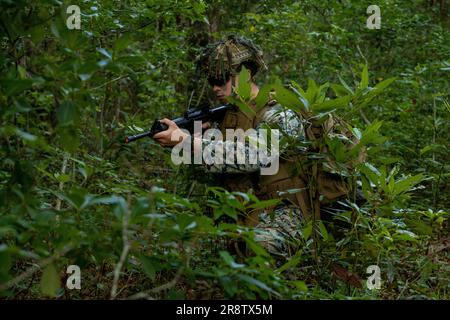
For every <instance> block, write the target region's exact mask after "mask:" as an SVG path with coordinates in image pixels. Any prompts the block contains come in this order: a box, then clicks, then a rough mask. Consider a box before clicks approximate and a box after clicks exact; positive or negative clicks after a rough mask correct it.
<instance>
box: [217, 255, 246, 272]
mask: <svg viewBox="0 0 450 320" xmlns="http://www.w3.org/2000/svg"><path fill="white" fill-rule="evenodd" d="M219 254H220V256H221V257H222V259H223V260H224V261H225V263H226V264H228V265H229V266H230V267H231V268H233V269H241V268H243V267H245V264H240V263H236V261H234V259H233V257H232V256H231V255H230V254H229V253H228V252H227V251H220V252H219Z"/></svg>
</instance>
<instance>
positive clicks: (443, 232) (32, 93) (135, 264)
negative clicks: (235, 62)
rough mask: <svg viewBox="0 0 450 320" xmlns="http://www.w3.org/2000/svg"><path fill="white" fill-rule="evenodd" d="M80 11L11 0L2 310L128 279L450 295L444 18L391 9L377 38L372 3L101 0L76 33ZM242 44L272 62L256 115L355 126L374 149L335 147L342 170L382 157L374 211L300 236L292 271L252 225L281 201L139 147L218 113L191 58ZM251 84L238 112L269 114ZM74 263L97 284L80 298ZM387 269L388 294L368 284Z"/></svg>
mask: <svg viewBox="0 0 450 320" xmlns="http://www.w3.org/2000/svg"><path fill="white" fill-rule="evenodd" d="M68 4H69V3H68V2H61V1H34V2H30V1H2V0H0V7H1V10H0V21H1V22H0V30H1V37H0V47H1V51H0V140H1V147H0V296H1V297H2V298H22V299H29V298H59V299H62V298H73V299H86V298H109V297H110V296H111V292H112V287H113V283H114V282H115V281H117V285H118V288H119V290H118V295H117V297H119V298H126V297H144V298H162V299H171V298H188V299H194V298H215V299H221V298H243V299H257V298H262V299H311V298H327V299H348V298H357V299H376V298H385V299H398V298H411V299H414V298H423V297H425V298H429V299H437V298H448V278H449V268H448V258H447V256H446V245H447V243H448V215H449V208H448V203H449V200H450V198H449V195H450V192H448V191H449V183H448V178H449V176H450V173H449V172H450V171H449V170H450V168H449V161H448V148H449V145H448V141H449V140H450V131H449V130H448V121H449V116H450V106H449V104H448V100H449V99H448V96H449V92H448V88H450V85H449V81H448V79H449V77H448V72H449V66H450V61H449V60H448V53H449V52H450V47H449V45H450V39H449V33H448V32H445V31H446V30H447V29H448V17H447V18H446V17H445V16H444V15H442V13H441V12H440V10H439V7H438V6H437V5H434V6H431V7H429V6H428V5H427V4H426V3H425V2H423V1H422V2H421V1H414V2H411V1H406V0H400V1H396V5H392V3H391V1H387V0H385V1H379V3H378V5H380V7H381V8H382V15H383V19H382V28H381V29H380V30H369V29H367V28H366V27H365V19H366V18H367V16H366V13H365V12H366V7H367V3H366V2H364V1H338V2H323V3H319V2H317V1H312V0H303V1H276V2H275V1H272V0H265V1H258V2H257V3H256V2H248V1H244V2H242V1H222V0H221V1H213V2H212V1H196V0H185V1H177V2H176V3H174V2H171V1H157V0H152V1H135V0H130V1H120V2H112V1H103V0H95V1H94V0H93V1H84V2H80V4H79V5H80V8H81V12H82V21H81V30H69V29H68V28H67V27H66V24H65V23H66V19H67V14H66V8H67V6H68ZM446 28H447V29H446ZM230 32H238V33H241V34H243V35H245V36H249V37H250V38H252V39H253V40H254V41H255V42H256V43H258V44H260V45H261V47H262V48H263V50H264V52H265V54H266V57H267V63H268V65H269V68H270V71H269V72H268V73H266V74H261V75H259V76H258V77H259V78H257V80H258V82H259V83H260V84H261V85H260V94H259V95H258V97H256V99H255V102H256V104H257V106H259V107H261V106H263V105H264V104H265V102H266V101H267V99H268V98H269V95H273V96H274V97H275V98H276V99H277V100H278V102H279V103H280V104H282V105H283V106H284V107H286V108H289V109H292V110H294V111H295V112H297V113H299V114H302V115H303V114H307V115H309V116H310V117H312V120H311V121H315V122H316V123H322V122H323V121H325V120H326V119H327V117H328V116H329V114H330V113H336V114H337V115H339V116H340V117H342V118H343V119H345V120H346V122H347V123H348V124H349V127H348V128H347V129H348V130H350V131H351V132H352V133H353V134H354V135H355V136H357V137H358V138H359V140H360V141H359V143H358V144H357V145H356V146H354V147H353V148H352V149H350V150H349V149H348V148H347V143H348V141H346V140H345V138H344V137H342V136H335V137H327V138H326V139H324V141H321V143H323V144H324V145H326V146H327V148H328V150H329V152H330V155H331V156H332V158H333V161H334V162H335V163H336V165H337V166H338V168H339V169H341V171H345V169H346V168H347V166H346V164H347V163H348V162H351V161H354V160H355V159H356V158H357V156H358V153H359V151H360V150H361V149H362V148H365V149H366V150H367V153H368V160H367V161H366V162H364V163H362V164H360V165H358V166H355V168H353V169H354V170H352V171H351V172H346V174H347V175H348V178H349V179H353V183H354V186H355V190H354V191H355V192H356V190H358V189H361V190H362V192H363V194H364V196H365V198H366V199H367V202H365V203H364V204H359V203H356V201H353V200H354V199H350V200H351V201H349V202H348V203H347V202H346V203H341V208H340V209H338V210H334V211H331V212H330V213H329V215H330V216H329V217H328V218H327V219H324V221H320V222H318V223H317V224H313V223H311V222H304V223H302V224H301V225H299V231H300V233H301V235H302V236H301V237H299V239H296V240H295V243H292V244H291V246H292V248H293V249H292V252H291V254H290V256H288V257H284V258H283V259H278V260H277V259H275V258H274V257H272V256H271V255H269V254H268V253H267V252H266V251H265V249H264V248H263V247H261V246H260V244H258V243H256V242H255V241H254V240H253V239H254V231H253V229H252V228H244V227H242V226H238V225H236V223H235V222H236V219H237V217H238V215H239V214H240V213H243V212H245V211H246V210H248V209H264V208H267V207H271V206H273V205H276V203H277V201H276V200H268V201H260V200H258V199H257V198H256V197H255V196H254V195H253V194H245V193H237V192H231V193H230V192H227V191H226V190H224V189H222V188H219V187H217V186H215V185H214V181H213V182H211V180H213V179H211V178H212V177H210V176H206V175H205V174H204V173H203V172H198V171H196V168H179V167H175V166H174V165H173V164H172V163H171V162H170V160H168V159H169V155H168V152H167V150H163V149H162V148H160V147H159V146H158V145H157V144H156V143H155V142H154V141H152V140H150V139H148V140H146V141H142V143H138V144H134V145H131V144H130V145H125V144H124V143H123V137H124V136H125V135H127V134H129V133H131V132H134V131H139V129H140V128H143V129H147V128H148V127H149V126H150V125H151V123H152V122H153V120H154V119H155V118H158V117H170V116H174V115H175V114H179V113H182V112H184V111H185V110H186V107H187V106H190V107H193V106H195V105H196V104H199V103H200V102H203V101H209V102H211V101H212V99H211V98H212V96H211V94H210V93H208V92H207V91H208V90H206V88H205V87H204V84H205V82H204V81H200V80H198V79H197V78H196V75H195V70H194V66H193V60H194V58H195V56H196V54H197V53H198V50H199V48H200V47H201V46H202V45H204V44H205V43H206V42H207V41H209V40H211V39H216V38H219V37H220V36H223V35H225V34H228V33H230ZM248 79H249V73H248V71H247V70H245V68H244V70H243V72H242V73H241V74H240V76H239V84H238V86H237V88H235V92H236V93H237V95H236V97H235V98H234V100H232V102H233V103H236V104H237V105H238V106H239V107H241V109H242V110H243V111H244V112H248V113H251V112H252V110H251V109H250V108H249V107H248V103H249V102H250V100H251V98H250V84H249V82H248ZM263 84H264V85H263ZM283 84H287V85H283ZM302 88H305V89H302ZM192 92H194V94H193V95H191V93H192ZM187 101H190V102H187ZM299 147H304V145H300V146H299ZM315 156H316V159H323V155H320V154H319V155H317V154H316V155H315ZM347 171H348V170H347ZM359 181H360V184H358V183H359ZM316 235H318V236H316ZM236 241H240V242H243V243H245V244H246V246H247V248H248V250H249V251H250V253H251V254H250V255H249V256H247V257H242V256H240V255H238V254H236V250H234V249H232V248H231V246H232V244H234V243H235V242H236ZM123 255H124V256H125V257H124V260H123V266H122V268H121V270H118V275H119V277H118V278H117V279H115V271H116V270H115V269H116V268H117V267H118V265H119V263H118V262H119V261H120V260H121V257H122V256H123ZM71 264H76V265H78V266H80V268H81V276H82V289H81V290H80V291H78V290H68V289H67V288H66V287H65V283H64V279H65V276H66V268H67V266H68V265H71ZM373 264H377V265H379V266H380V268H381V271H382V280H383V285H382V290H380V291H377V290H374V291H370V290H368V289H366V287H365V284H364V281H365V279H366V273H365V272H366V268H367V266H369V265H373ZM336 265H338V266H339V267H336ZM333 266H335V268H334V269H333ZM336 270H341V272H338V271H336ZM342 270H344V271H342ZM342 274H344V275H342ZM350 274H352V275H357V278H358V279H357V281H355V280H354V281H353V282H352V281H350V280H349V279H354V278H355V277H353V278H352V277H350V276H349V275H350ZM23 275H26V276H24V277H23V278H22V277H21V276H23ZM358 281H359V282H360V283H362V287H361V286H357V285H355V283H356V282H358ZM138 293H141V294H142V295H140V296H139V294H138Z"/></svg>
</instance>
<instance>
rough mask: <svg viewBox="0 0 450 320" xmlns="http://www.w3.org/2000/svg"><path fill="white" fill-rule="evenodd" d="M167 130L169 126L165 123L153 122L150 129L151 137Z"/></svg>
mask: <svg viewBox="0 0 450 320" xmlns="http://www.w3.org/2000/svg"><path fill="white" fill-rule="evenodd" d="M168 128H169V126H168V125H167V124H165V123H162V122H161V121H159V120H155V122H153V125H152V128H151V132H152V136H154V135H155V134H157V133H159V132H162V131H166V130H167V129H168Z"/></svg>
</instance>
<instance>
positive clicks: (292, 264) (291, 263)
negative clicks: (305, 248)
mask: <svg viewBox="0 0 450 320" xmlns="http://www.w3.org/2000/svg"><path fill="white" fill-rule="evenodd" d="M301 258H302V250H298V251H297V252H296V253H295V254H294V255H293V256H292V257H291V258H290V259H289V260H288V262H286V263H285V264H283V265H282V266H281V267H279V268H278V269H277V270H276V271H277V272H278V273H281V272H283V271H286V270H288V269H291V268H294V267H295V266H297V265H298V264H299V263H300V261H301Z"/></svg>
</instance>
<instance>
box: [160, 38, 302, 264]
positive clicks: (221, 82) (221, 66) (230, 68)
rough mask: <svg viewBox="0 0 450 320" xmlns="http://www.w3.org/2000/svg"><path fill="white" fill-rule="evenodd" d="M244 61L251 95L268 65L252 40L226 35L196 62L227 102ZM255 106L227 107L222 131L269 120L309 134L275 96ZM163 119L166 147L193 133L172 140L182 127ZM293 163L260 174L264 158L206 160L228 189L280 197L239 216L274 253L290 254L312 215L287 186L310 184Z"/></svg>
mask: <svg viewBox="0 0 450 320" xmlns="http://www.w3.org/2000/svg"><path fill="white" fill-rule="evenodd" d="M242 66H245V68H246V69H247V70H249V71H250V75H251V96H252V97H256V96H257V95H258V93H259V88H258V86H257V85H256V84H255V82H254V77H255V75H256V74H257V73H258V71H260V70H261V69H266V68H267V67H266V64H265V63H264V61H263V57H262V51H261V50H260V48H259V47H258V46H256V45H254V44H253V43H252V42H251V41H250V40H248V39H245V38H242V37H237V36H229V37H228V38H227V39H226V40H223V41H218V42H216V43H213V44H212V45H209V46H208V47H206V48H205V49H204V51H203V52H202V54H201V56H200V58H199V60H198V63H197V67H198V69H199V70H200V72H201V73H202V74H203V75H204V76H206V77H207V79H208V82H209V84H210V86H211V88H212V90H213V92H214V94H215V97H216V98H217V100H219V101H220V102H222V103H227V97H228V96H231V95H232V94H233V86H236V85H237V81H238V78H237V75H239V72H240V71H241V69H242ZM268 100H269V99H268ZM253 107H254V111H255V115H254V116H249V115H247V114H245V113H244V112H242V111H241V110H239V109H237V108H236V109H234V110H229V111H227V113H226V114H225V117H224V118H223V120H222V121H221V122H220V123H218V124H217V125H218V128H219V129H220V130H221V131H222V133H223V135H224V136H225V129H230V128H231V129H236V128H240V129H243V130H244V131H245V130H247V129H249V128H255V129H259V128H262V127H264V126H267V125H268V126H269V127H272V128H279V129H280V131H281V132H282V133H283V134H286V135H288V136H290V137H291V138H293V139H299V140H304V139H305V127H304V125H305V123H304V120H303V119H302V118H301V117H300V116H299V115H297V114H296V113H295V112H293V111H292V110H289V109H284V108H283V107H282V106H281V105H279V104H277V103H276V102H275V101H273V100H269V101H268V102H267V104H266V105H265V106H264V107H263V108H261V109H260V110H257V109H256V106H253ZM161 121H162V122H163V123H165V124H166V125H168V127H169V128H168V129H167V130H166V131H163V132H160V133H158V134H156V135H155V136H154V137H153V138H154V139H155V140H156V141H157V142H159V143H160V144H161V145H162V146H174V145H175V144H177V143H179V142H180V141H183V140H184V139H186V138H188V135H187V134H185V133H180V132H177V134H179V136H180V137H181V139H180V140H179V141H172V140H171V136H172V134H174V132H175V131H177V130H180V129H179V128H178V127H177V125H176V124H175V123H174V122H173V121H171V120H169V119H163V120H161ZM207 125H208V124H207ZM205 127H206V126H204V128H205ZM195 140H196V141H195V142H194V150H195V146H196V145H197V146H198V145H200V144H201V145H202V149H201V150H204V148H205V147H207V146H208V145H209V146H215V145H217V144H221V145H222V146H221V147H223V148H224V153H225V154H227V153H228V152H232V151H234V150H236V149H239V148H243V149H244V150H243V151H244V152H245V154H247V155H248V154H249V145H248V144H247V143H244V144H243V143H239V142H234V141H220V140H213V141H211V140H206V139H202V138H201V137H195ZM235 148H236V149H235ZM282 151H283V150H282ZM283 152H284V151H283ZM292 162H293V160H291V161H289V160H283V161H282V162H281V163H280V167H279V171H278V173H277V174H275V175H272V176H263V175H260V169H261V167H262V166H263V164H262V163H259V162H258V163H256V164H249V163H245V164H237V163H232V164H229V163H223V164H215V163H213V164H211V165H204V168H205V170H206V171H208V172H211V173H215V174H217V175H218V178H219V179H220V181H224V184H225V187H226V188H227V189H228V190H229V191H241V192H249V191H250V190H253V192H254V193H256V195H257V196H258V197H259V198H260V199H269V198H281V203H280V204H279V205H278V206H276V207H275V208H273V209H272V210H264V211H262V212H261V211H259V210H255V211H254V212H249V213H248V214H247V215H246V216H245V217H240V218H239V221H238V222H239V223H241V224H244V225H247V226H253V227H255V228H254V230H255V234H256V239H255V240H256V241H257V242H259V243H260V244H261V245H263V247H265V248H266V250H267V251H268V252H270V253H271V254H273V255H275V256H283V257H287V256H290V254H291V252H290V248H291V247H292V246H291V244H295V242H296V241H295V240H296V239H298V238H299V236H300V234H299V230H300V220H301V219H302V216H308V215H311V206H310V204H309V195H308V194H307V193H305V192H297V193H290V192H286V190H293V189H295V190H304V189H305V188H306V185H307V183H306V182H305V181H304V180H305V179H302V178H301V174H299V173H298V172H295V170H294V166H293V164H294V163H292ZM266 165H267V164H266Z"/></svg>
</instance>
